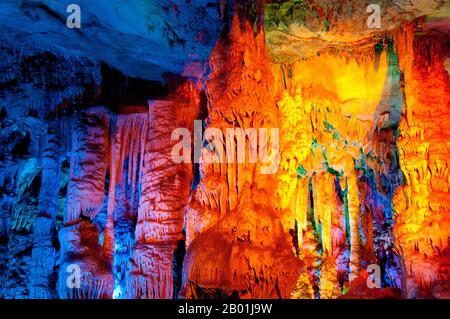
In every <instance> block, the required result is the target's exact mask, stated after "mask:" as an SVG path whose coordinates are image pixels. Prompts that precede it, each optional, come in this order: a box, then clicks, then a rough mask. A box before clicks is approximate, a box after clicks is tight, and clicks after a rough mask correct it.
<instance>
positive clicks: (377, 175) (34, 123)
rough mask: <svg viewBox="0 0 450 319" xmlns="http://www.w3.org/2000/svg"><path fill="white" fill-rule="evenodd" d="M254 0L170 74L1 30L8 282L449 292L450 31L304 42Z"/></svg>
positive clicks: (221, 292)
mask: <svg viewBox="0 0 450 319" xmlns="http://www.w3.org/2000/svg"><path fill="white" fill-rule="evenodd" d="M257 4H258V5H261V4H260V3H259V2H258V3H257ZM258 5H256V6H254V5H253V2H251V1H248V2H241V3H237V4H236V3H235V5H234V6H231V5H230V4H228V3H225V4H224V3H222V6H224V7H223V9H224V11H223V12H222V19H223V20H224V25H225V27H224V28H223V32H222V36H221V37H220V38H219V39H218V40H217V42H216V44H215V47H214V49H213V51H212V52H211V55H210V57H209V59H208V61H207V62H206V63H205V66H204V68H202V69H201V70H200V71H198V62H195V63H193V64H192V65H189V66H186V69H185V70H186V72H187V73H189V74H190V76H189V77H186V76H180V75H167V74H166V77H165V80H166V83H164V84H161V83H159V82H151V81H146V80H141V79H136V78H130V77H128V76H127V75H123V74H121V73H120V72H119V71H117V70H112V69H111V68H110V67H108V66H105V65H104V64H102V63H99V62H97V61H94V60H91V59H89V58H87V57H86V58H84V57H83V58H74V57H70V58H68V57H64V56H61V55H58V54H53V53H50V52H47V51H45V50H44V51H43V50H39V49H36V48H25V49H23V48H22V49H21V48H18V47H17V46H16V45H14V44H11V43H5V44H2V45H1V47H0V48H1V50H0V56H1V57H2V60H1V61H2V62H1V64H0V67H1V72H0V74H1V78H0V98H1V99H0V108H1V112H0V124H1V125H0V139H1V146H0V147H1V152H0V187H1V190H0V209H1V210H0V298H75V299H90V298H142V299H146V298H166V299H168V298H380V297H394V298H400V297H404V298H430V297H431V298H448V296H449V292H450V287H449V278H448V273H449V248H448V238H449V229H450V225H449V218H448V214H447V207H448V205H447V202H448V191H449V189H448V185H449V182H450V180H449V175H448V160H447V154H448V144H449V143H448V141H449V138H450V137H447V125H448V121H447V119H448V117H449V115H448V110H449V103H450V93H449V92H450V90H449V89H450V82H449V74H448V65H446V63H448V62H446V61H448V56H449V51H448V43H449V42H448V41H449V39H448V37H446V36H442V34H441V33H439V32H436V31H427V30H424V29H423V21H422V20H421V19H416V20H414V21H412V22H408V23H402V24H400V25H399V26H396V28H395V29H392V30H385V31H384V32H380V33H379V34H377V35H376V36H373V37H370V38H364V40H363V41H358V42H357V44H348V43H346V44H344V45H343V46H335V45H334V44H333V45H331V46H327V47H320V48H315V49H316V50H317V51H318V52H317V53H314V54H312V55H311V54H310V55H306V56H303V57H302V58H296V59H292V56H290V55H289V54H287V55H285V51H282V52H281V51H280V52H281V53H280V52H278V51H274V49H273V46H274V43H275V42H273V38H272V36H274V35H273V34H270V32H271V31H272V29H273V28H274V26H273V25H272V26H271V27H270V30H271V31H269V30H268V29H267V25H268V23H270V21H267V20H266V21H264V18H263V16H264V15H263V14H262V11H261V10H262V9H261V7H258ZM225 9H226V10H225ZM255 12H256V13H257V14H255ZM258 13H259V14H258ZM266 14H267V12H266ZM266 18H267V17H266ZM308 19H313V18H311V17H309V18H308V17H307V18H306V20H305V21H306V23H309V25H310V26H311V27H314V26H315V25H314V24H313V23H312V20H311V21H310V20H308ZM331 22H333V19H332V16H330V23H331ZM278 27H279V26H277V28H278ZM330 28H331V31H332V32H334V31H336V30H338V29H339V28H344V29H345V25H344V24H341V22H339V21H337V22H336V23H331V27H330ZM335 28H337V29H335ZM290 30H291V31H292V29H290ZM278 40H279V41H283V40H282V39H281V40H280V39H278ZM302 45H307V43H306V44H305V43H303V44H302ZM282 47H283V46H282ZM24 52H26V53H24ZM277 52H278V54H279V57H280V58H279V59H274V58H273V55H274V54H277ZM286 57H288V58H286ZM206 69H207V70H208V72H207V75H205V70H206ZM195 70H197V71H195ZM196 72H197V73H196ZM193 73H194V76H192V74H193ZM162 91H163V92H164V93H161V92H162ZM117 92H120V93H117ZM195 120H197V121H201V122H194V121H195ZM194 123H201V124H200V125H201V127H200V128H198V127H195V124H194ZM177 128H185V129H187V130H186V131H184V132H185V133H187V135H188V144H189V145H193V146H195V144H196V143H198V144H200V146H203V151H202V152H203V154H198V153H195V152H193V154H192V155H193V156H192V158H190V159H188V160H187V161H185V162H183V163H175V162H174V161H173V155H174V154H173V148H174V146H175V145H176V144H177V142H178V140H177V139H179V138H180V137H181V136H174V135H173V132H174V130H176V129H177ZM208 128H210V129H212V128H213V129H216V131H215V133H217V132H219V133H220V132H224V135H221V134H210V135H209V136H208V135H206V136H203V134H204V133H205V132H207V130H206V129H208ZM272 128H277V129H278V130H271V129H272ZM227 129H235V131H234V132H233V133H234V134H244V135H245V134H247V135H246V137H245V141H246V147H247V146H248V147H249V148H246V150H249V152H246V153H245V154H244V155H243V156H244V157H243V158H241V159H239V156H240V155H242V154H240V153H239V147H238V145H237V144H234V142H235V138H236V136H235V135H233V134H231V135H228V134H225V132H226V131H227ZM247 129H255V132H256V134H257V135H256V136H253V135H251V133H249V131H246V130H247ZM240 130H242V131H240ZM209 132H212V131H209ZM199 135H200V137H199V138H200V140H196V139H195V137H198V136H199ZM252 141H257V143H255V144H252ZM198 144H197V146H198ZM230 144H231V147H230V148H228V147H227V146H230ZM206 149H212V150H213V151H212V152H207V151H206ZM208 154H212V155H214V156H213V157H208V156H206V155H208ZM255 154H256V156H253V155H255ZM201 155H204V156H201ZM220 158H222V159H227V161H220V160H219V159H220ZM186 159H187V158H186ZM373 264H376V265H379V267H380V270H381V282H380V288H375V289H371V288H369V287H368V286H367V278H368V276H369V274H368V267H369V265H373ZM73 266H75V267H76V269H79V271H80V273H79V274H80V286H79V287H75V288H74V287H72V286H70V285H68V283H69V281H70V280H71V278H72V277H71V275H72V272H71V270H70V269H73V268H71V267H73ZM77 267H78V268H77ZM70 283H75V284H76V280H75V281H74V282H73V281H70Z"/></svg>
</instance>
